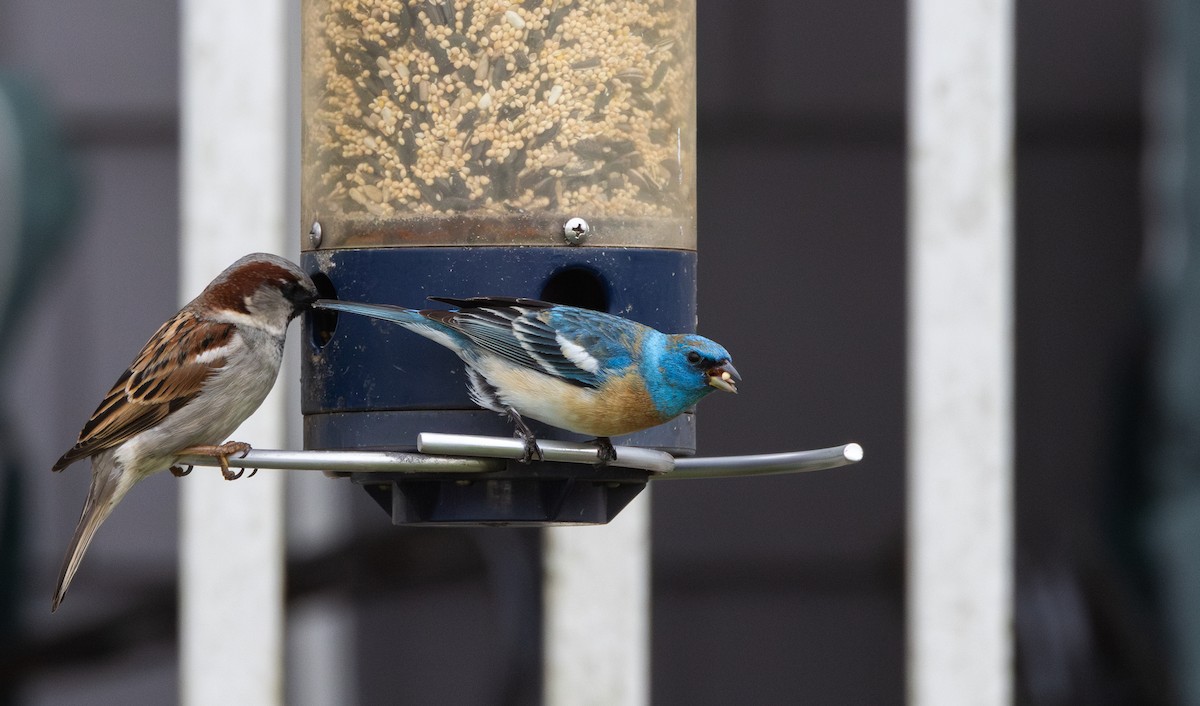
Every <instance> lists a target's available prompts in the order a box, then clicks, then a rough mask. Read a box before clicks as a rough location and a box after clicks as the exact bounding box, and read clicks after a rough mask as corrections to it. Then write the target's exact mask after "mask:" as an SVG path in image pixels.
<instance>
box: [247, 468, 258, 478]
mask: <svg viewBox="0 0 1200 706" xmlns="http://www.w3.org/2000/svg"><path fill="white" fill-rule="evenodd" d="M255 473H258V469H257V468H252V469H250V475H248V476H246V477H247V478H253V477H254V474H255Z"/></svg>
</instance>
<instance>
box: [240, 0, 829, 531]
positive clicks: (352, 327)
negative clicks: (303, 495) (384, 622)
mask: <svg viewBox="0 0 1200 706" xmlns="http://www.w3.org/2000/svg"><path fill="white" fill-rule="evenodd" d="M303 25H304V29H303V32H304V44H303V93H304V97H303V113H304V118H303V172H302V173H303V193H302V206H301V208H302V213H303V219H304V222H305V223H306V224H311V230H310V231H309V233H308V235H307V236H304V237H303V238H302V251H303V255H302V260H303V266H304V267H305V269H306V270H307V271H308V272H310V273H311V274H312V275H313V278H314V281H315V282H316V283H317V286H318V288H319V289H320V290H321V292H322V295H323V296H325V297H329V298H339V299H345V300H354V301H367V302H377V303H389V304H398V305H401V306H407V307H413V308H421V307H423V306H426V305H427V304H426V302H425V300H426V297H429V296H434V295H440V296H451V297H468V296H474V295H504V296H521V297H532V298H536V299H543V300H548V301H552V302H556V303H561V304H571V305H574V306H581V307H587V308H591V309H596V310H599V311H605V312H609V313H615V314H618V315H621V316H624V317H627V318H631V319H634V320H637V321H640V322H642V323H644V324H648V325H650V326H653V327H655V328H657V329H659V330H662V331H667V332H672V333H683V332H691V331H694V330H695V326H696V275H695V272H696V195H695V192H696V188H695V187H696V177H695V162H696V150H695V85H696V82H695V6H694V2H692V1H691V0H527V1H526V2H495V0H440V1H437V0H431V1H426V2H398V1H396V0H357V1H355V2H344V1H339V0H305V2H304V4H303ZM304 328H305V336H304V338H305V343H304V355H303V356H302V360H303V362H302V378H303V381H304V384H303V399H302V411H303V413H304V439H305V448H306V449H310V450H319V451H322V452H326V451H334V452H336V451H343V452H359V453H367V454H368V456H360V457H356V456H343V457H341V458H356V459H358V460H357V461H355V462H353V463H351V465H350V466H345V467H344V470H343V471H342V472H343V473H344V474H347V475H349V476H350V477H351V478H352V479H353V480H355V481H356V482H358V483H361V484H363V485H364V487H366V488H367V490H368V491H369V492H371V494H372V495H373V496H374V497H375V498H376V499H377V500H378V501H379V503H380V504H381V505H382V506H383V507H384V508H385V509H386V510H388V512H389V513H391V515H392V519H393V521H394V522H396V523H404V524H408V523H435V524H437V523H462V522H467V523H501V524H511V523H522V524H541V523H603V522H607V521H608V520H610V519H612V517H613V516H614V515H615V514H616V512H618V511H619V510H620V509H621V507H623V506H624V505H625V504H626V503H628V502H629V500H631V499H632V498H633V497H634V496H635V495H636V494H637V493H638V492H639V491H640V490H641V489H642V488H643V487H644V486H645V483H646V482H647V480H649V479H650V478H651V477H654V476H655V474H662V473H664V472H665V471H669V470H671V469H672V468H673V467H674V459H673V457H675V456H687V455H691V454H693V453H694V452H695V424H694V420H693V414H692V413H691V412H688V413H685V414H683V415H681V416H679V417H678V418H676V419H675V420H673V421H671V422H669V423H667V424H664V425H662V426H659V427H655V428H652V429H648V430H645V431H642V432H638V433H635V434H631V435H627V436H624V437H618V438H615V439H613V442H614V443H615V444H618V445H620V446H619V452H618V454H619V459H618V463H617V464H613V465H611V466H609V467H607V468H604V469H600V470H597V469H593V468H592V467H591V463H592V462H593V461H594V460H595V458H596V456H595V449H594V448H592V447H589V446H583V445H581V444H579V443H578V442H581V441H584V439H583V437H580V436H578V435H575V434H572V433H570V432H566V431H563V430H560V429H555V428H552V427H548V426H545V425H541V424H538V423H536V422H534V421H533V420H527V421H528V422H529V423H530V428H531V429H532V430H533V431H534V433H535V434H536V436H537V437H538V439H539V441H540V443H541V446H542V449H543V451H544V452H546V457H547V459H546V461H545V462H540V463H534V464H530V465H528V466H523V465H521V464H517V463H515V462H513V461H512V460H511V458H512V457H513V456H519V455H520V454H519V451H518V452H516V453H514V452H512V448H513V447H508V448H499V449H498V448H497V447H496V444H494V443H492V442H488V441H486V440H482V441H481V440H480V439H478V438H475V437H464V436H461V435H463V434H467V435H483V436H484V437H486V438H490V439H493V441H496V442H503V441H506V440H505V439H503V438H502V437H509V436H511V433H512V427H511V425H510V423H509V422H508V420H506V419H504V418H502V417H500V416H498V415H496V414H495V413H493V412H490V411H487V410H483V409H480V408H479V407H478V406H477V405H475V404H474V403H473V402H472V401H471V400H470V398H469V397H468V394H467V386H466V380H465V373H464V371H463V367H462V364H461V362H460V361H459V360H458V358H457V357H455V356H454V355H453V354H452V353H451V352H449V351H447V350H446V349H444V348H442V347H441V346H438V345H437V344H435V343H432V342H430V341H427V340H425V339H423V338H421V337H419V336H416V335H414V334H412V333H410V332H408V331H405V330H403V329H402V328H400V327H398V326H395V325H393V324H390V323H387V322H380V321H375V320H370V319H366V318H362V317H356V316H350V315H341V316H338V315H335V314H331V313H328V312H321V313H315V314H310V315H309V316H307V317H306V319H305V322H304ZM445 433H450V434H456V435H459V436H457V437H452V438H454V439H457V440H456V441H451V442H449V443H442V442H445V437H443V436H442V434H445ZM496 437H501V438H499V439H497V438H496ZM434 438H437V439H438V440H439V441H438V443H432V442H431V439H434ZM499 446H500V447H504V446H505V445H504V444H503V443H500V444H499ZM517 446H519V444H517ZM434 447H436V448H434ZM643 449H647V450H648V449H655V450H657V451H654V452H649V453H650V455H649V456H647V455H646V454H639V453H637V452H639V451H641V450H643ZM372 452H374V453H376V454H378V453H382V454H383V455H382V456H379V455H376V456H369V454H370V453H372ZM421 452H425V453H421ZM428 454H450V455H451V456H453V455H454V454H459V456H460V457H459V458H458V460H457V461H456V460H453V459H452V458H450V457H447V456H430V455H428ZM851 455H853V454H851ZM484 457H502V458H504V459H508V460H498V459H497V458H484ZM833 457H836V458H835V460H834V461H832V462H831V463H832V464H833V465H840V463H845V462H851V461H852V460H853V459H851V460H850V461H848V460H846V457H845V454H843V453H842V451H841V450H838V451H837V453H835V454H833V456H832V457H831V458H833ZM369 459H374V461H370V460H369ZM837 459H841V460H840V461H839V460H837ZM260 460H261V461H262V462H264V463H269V462H271V459H267V458H262V457H260ZM572 461H582V462H583V463H584V464H585V465H582V466H581V465H579V463H572ZM280 462H284V461H280ZM288 467H292V466H288ZM339 467H341V466H339ZM331 468H332V467H331Z"/></svg>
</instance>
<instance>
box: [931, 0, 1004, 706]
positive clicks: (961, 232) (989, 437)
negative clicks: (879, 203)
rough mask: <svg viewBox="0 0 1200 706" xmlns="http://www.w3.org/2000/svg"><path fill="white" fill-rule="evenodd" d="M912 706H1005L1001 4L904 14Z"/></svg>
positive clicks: (952, 3)
mask: <svg viewBox="0 0 1200 706" xmlns="http://www.w3.org/2000/svg"><path fill="white" fill-rule="evenodd" d="M909 13H910V14H909V58H910V61H909V123H908V124H909V135H908V140H909V146H908V150H909V152H908V160H909V172H908V175H909V182H908V183H909V201H908V203H909V224H908V231H909V271H908V278H909V280H908V287H909V299H908V303H909V322H908V323H909V327H908V332H909V346H908V377H909V380H908V385H909V388H908V424H909V427H908V436H909V438H908V441H909V444H908V469H909V470H908V493H909V496H908V500H909V502H908V543H909V544H908V551H909V572H908V576H909V583H908V631H909V638H908V654H909V666H908V668H909V680H908V682H909V695H910V703H912V704H915V705H918V706H928V705H942V704H945V705H946V706H951V705H953V706H957V705H958V704H968V703H969V704H975V705H977V706H996V705H999V704H1008V703H1011V702H1012V698H1013V688H1012V659H1013V656H1012V653H1013V648H1012V633H1011V631H1012V610H1013V608H1012V600H1013V588H1012V585H1013V566H1012V558H1013V549H1012V534H1013V520H1012V509H1013V508H1012V473H1013V469H1012V465H1013V460H1012V457H1013V450H1012V443H1013V441H1012V439H1013V432H1012V416H1013V402H1012V399H1013V392H1012V386H1013V332H1012V328H1013V284H1012V279H1013V274H1012V270H1013V234H1012V220H1013V219H1012V178H1013V144H1012V132H1013V107H1012V102H1013V96H1012V93H1013V89H1012V74H1013V2H1012V0H912V2H910V3H909Z"/></svg>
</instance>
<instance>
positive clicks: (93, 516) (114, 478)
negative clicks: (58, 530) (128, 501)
mask: <svg viewBox="0 0 1200 706" xmlns="http://www.w3.org/2000/svg"><path fill="white" fill-rule="evenodd" d="M113 456H114V454H113V452H112V451H106V452H104V453H102V454H100V455H98V456H96V457H95V458H94V459H93V460H92V485H91V487H90V488H89V489H88V496H87V501H86V502H85V503H84V504H83V514H82V515H81V516H80V517H79V524H78V525H77V526H76V527H75V536H73V537H71V544H70V546H68V547H67V556H66V558H65V559H64V560H63V565H62V569H61V570H60V571H59V572H58V588H57V590H55V592H54V602H53V603H52V604H51V606H50V611H51V612H53V611H56V610H58V605H59V604H60V603H62V600H63V596H65V595H66V594H67V587H68V586H70V585H71V579H72V578H74V576H75V572H76V571H77V570H78V569H79V562H80V561H82V560H83V553H84V552H86V551H87V548H88V545H89V544H91V542H92V537H93V536H95V534H96V530H97V529H99V528H100V525H101V524H102V523H103V522H104V520H106V519H108V516H109V514H111V513H112V511H113V508H114V507H116V506H117V503H119V502H120V501H121V498H123V497H125V493H126V492H127V491H128V490H129V486H130V484H128V483H122V482H120V481H121V475H122V469H121V467H120V466H119V465H117V463H116V459H114V458H113Z"/></svg>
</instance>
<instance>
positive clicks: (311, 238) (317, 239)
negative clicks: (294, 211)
mask: <svg viewBox="0 0 1200 706" xmlns="http://www.w3.org/2000/svg"><path fill="white" fill-rule="evenodd" d="M308 242H309V243H312V246H313V247H314V248H319V247H321V222H320V221H313V224H312V228H309V229H308Z"/></svg>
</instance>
